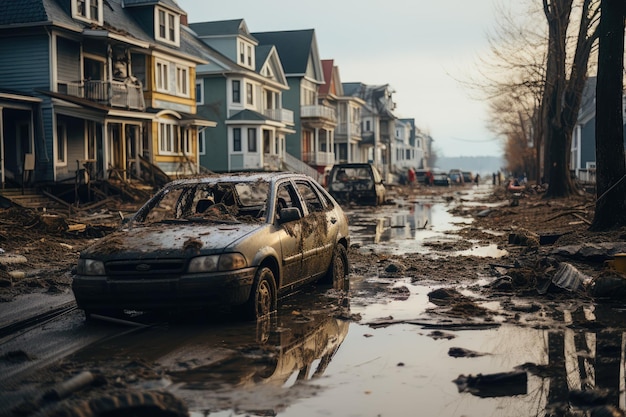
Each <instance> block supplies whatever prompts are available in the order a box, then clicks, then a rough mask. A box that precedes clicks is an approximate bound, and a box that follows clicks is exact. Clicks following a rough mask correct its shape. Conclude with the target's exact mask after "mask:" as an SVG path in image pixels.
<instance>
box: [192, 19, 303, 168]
mask: <svg viewBox="0 0 626 417" xmlns="http://www.w3.org/2000/svg"><path fill="white" fill-rule="evenodd" d="M189 26H190V28H191V29H192V30H193V31H194V32H195V33H196V35H197V36H198V38H199V39H200V40H201V41H202V42H204V44H205V47H204V49H203V58H204V59H205V60H206V61H207V62H208V63H206V64H203V65H200V66H199V67H198V69H197V81H196V82H197V90H198V96H197V99H198V112H199V113H200V114H201V115H203V116H204V117H206V118H208V119H211V120H215V121H217V126H216V127H215V128H214V129H207V130H204V131H202V132H201V134H200V137H199V143H200V148H201V151H200V153H201V155H200V160H201V164H202V165H203V166H204V167H206V168H208V169H210V170H212V171H216V172H231V171H277V170H281V169H283V167H284V157H285V146H286V145H285V143H286V136H287V135H288V134H293V133H295V130H294V114H293V111H292V110H290V109H287V108H284V107H283V94H284V92H285V91H286V90H288V88H289V86H288V84H287V79H286V77H285V73H284V72H283V67H282V64H281V61H280V58H279V56H278V52H277V50H276V48H275V47H274V46H273V45H259V42H258V41H257V39H256V38H255V37H254V36H252V35H251V34H250V32H249V31H248V27H247V25H246V23H245V21H244V20H243V19H236V20H227V21H216V22H202V23H192V24H190V25H189Z"/></svg>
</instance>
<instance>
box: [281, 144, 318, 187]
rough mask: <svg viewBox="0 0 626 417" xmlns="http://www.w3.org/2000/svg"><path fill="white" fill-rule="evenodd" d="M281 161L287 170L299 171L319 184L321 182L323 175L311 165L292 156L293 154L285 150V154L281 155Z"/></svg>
mask: <svg viewBox="0 0 626 417" xmlns="http://www.w3.org/2000/svg"><path fill="white" fill-rule="evenodd" d="M283 163H284V165H285V168H286V169H287V170H288V171H294V172H299V173H301V174H306V175H308V176H309V177H311V178H313V179H315V180H316V181H317V182H319V183H320V184H322V181H323V178H322V177H323V175H321V174H320V173H319V172H317V170H316V169H315V168H313V167H311V166H310V165H308V164H306V163H305V162H302V161H301V160H299V159H298V158H296V157H294V156H293V155H290V154H288V153H287V152H285V154H284V155H283Z"/></svg>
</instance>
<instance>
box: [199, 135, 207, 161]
mask: <svg viewBox="0 0 626 417" xmlns="http://www.w3.org/2000/svg"><path fill="white" fill-rule="evenodd" d="M205 154H206V132H205V131H204V129H202V130H200V131H199V132H198V155H205Z"/></svg>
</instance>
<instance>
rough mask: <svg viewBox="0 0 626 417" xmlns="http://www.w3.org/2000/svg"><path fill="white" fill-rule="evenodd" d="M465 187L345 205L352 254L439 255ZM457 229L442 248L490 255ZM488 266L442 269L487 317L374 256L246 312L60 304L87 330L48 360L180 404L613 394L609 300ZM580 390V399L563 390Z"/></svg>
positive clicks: (379, 408) (616, 313) (616, 329)
mask: <svg viewBox="0 0 626 417" xmlns="http://www.w3.org/2000/svg"><path fill="white" fill-rule="evenodd" d="M486 190H487V191H488V189H486ZM487 191H484V192H487ZM480 192H483V190H480V189H472V190H469V191H465V192H464V194H463V195H462V196H461V197H460V198H455V199H454V201H453V200H446V199H440V198H435V199H421V200H419V201H404V202H402V203H401V204H395V205H388V206H382V207H378V208H375V209H371V210H370V209H367V210H364V209H362V208H358V207H355V208H350V209H348V210H347V214H348V216H349V217H350V223H351V227H352V230H351V233H352V243H353V244H354V245H355V246H356V247H358V250H359V251H361V252H362V253H377V254H384V253H389V254H396V255H397V254H401V255H406V256H410V255H411V254H412V253H419V254H428V255H431V256H433V257H438V256H443V255H442V254H441V253H438V250H437V248H438V246H437V245H440V244H441V243H442V242H444V243H445V242H448V241H449V242H455V241H458V240H459V239H460V238H459V237H458V236H457V235H456V234H455V231H457V230H459V229H460V228H462V227H463V225H468V224H470V223H471V219H470V218H468V217H465V216H458V215H453V214H451V211H453V210H452V209H454V208H458V206H459V204H462V205H471V204H472V199H473V198H474V197H473V194H474V193H480ZM433 243H436V245H433ZM469 243H470V244H469V248H468V249H464V250H462V251H458V253H457V255H459V256H462V255H467V254H472V255H474V256H479V257H494V258H497V257H499V256H503V252H504V250H503V249H499V248H497V247H494V246H490V245H480V244H478V243H477V242H469ZM447 255H448V256H449V255H450V253H449V252H448V253H447ZM490 280H492V278H491V277H488V276H467V277H457V279H456V280H455V285H454V288H455V289H456V290H457V291H459V292H460V293H461V294H463V296H465V297H468V298H469V299H474V300H476V303H477V304H478V305H479V306H480V307H481V308H484V309H486V310H488V311H490V312H491V313H492V314H491V315H489V317H488V318H482V317H451V316H445V315H439V314H438V313H437V311H436V310H434V307H436V306H435V305H434V304H433V302H431V301H430V300H429V296H428V295H429V293H431V292H433V291H434V290H436V289H439V288H445V285H444V283H442V282H441V281H434V280H433V281H429V280H428V279H425V280H419V281H415V280H413V279H412V278H411V277H409V276H408V274H407V276H404V275H403V274H396V275H394V276H388V275H385V274H381V273H380V271H379V270H378V269H372V270H369V271H360V272H358V273H353V274H351V277H350V281H351V290H350V296H349V298H346V297H344V295H343V294H341V293H338V292H336V291H334V290H331V289H323V288H310V289H307V290H306V291H303V292H302V293H300V294H297V295H295V296H293V297H290V298H288V299H285V300H283V302H282V304H281V306H280V310H279V312H278V314H277V315H276V316H273V317H272V318H270V319H268V320H265V321H262V322H259V323H241V322H238V321H236V320H230V319H228V317H214V318H213V319H212V320H210V321H209V322H207V320H200V319H198V317H197V316H195V317H196V319H198V320H197V322H195V320H194V319H189V317H187V318H185V319H183V321H179V320H158V319H155V318H153V317H144V318H141V317H140V318H139V319H138V320H139V321H140V322H141V321H142V320H143V321H144V324H145V326H139V327H129V326H125V325H124V324H123V323H111V322H104V321H103V322H100V323H98V322H96V323H91V324H87V323H85V322H83V321H81V320H77V319H76V317H78V316H74V317H73V318H72V319H71V320H69V321H68V322H67V323H66V325H65V327H64V328H63V329H62V330H63V331H64V332H67V331H68V329H67V328H68V327H69V328H71V332H72V333H73V337H75V338H78V339H80V338H83V339H85V338H86V337H87V336H88V335H98V337H99V338H100V339H98V342H97V343H92V344H88V345H87V346H81V347H80V349H77V350H75V351H72V352H71V354H69V355H68V356H67V357H65V358H64V359H63V361H62V364H61V365H59V366H58V367H57V368H56V372H61V371H62V372H64V373H66V375H72V374H76V373H78V372H81V371H84V370H85V369H92V370H101V371H103V372H105V373H106V374H107V379H108V380H109V386H110V387H111V389H113V388H115V387H125V388H128V389H132V390H154V389H159V390H166V391H168V392H171V393H173V394H174V395H175V396H176V397H178V398H180V399H182V400H183V401H184V402H185V403H186V404H187V406H188V408H189V410H190V412H191V415H192V416H195V417H200V416H207V415H210V416H269V415H280V416H407V415H422V416H450V417H453V416H454V417H460V416H481V417H482V416H505V417H506V416H510V417H513V416H515V417H525V416H529V417H530V416H540V415H541V416H544V415H568V416H569V415H571V416H574V415H575V416H579V415H580V416H582V415H589V414H588V413H590V412H591V411H590V410H591V409H592V407H597V406H600V405H603V404H615V405H619V406H620V407H622V408H623V407H624V405H625V402H626V400H625V397H624V387H626V382H625V377H624V372H623V369H625V366H626V363H625V361H624V356H625V355H624V342H623V334H624V331H625V330H626V326H625V324H624V323H626V322H625V320H624V319H625V318H626V317H624V316H625V315H626V312H625V311H626V310H624V309H622V306H619V305H594V304H590V303H587V302H584V301H579V300H575V299H574V300H569V301H562V300H560V301H556V300H551V299H549V298H547V299H543V300H541V301H539V300H530V301H519V302H511V300H510V299H509V298H499V297H493V298H487V299H485V297H482V296H481V295H480V294H479V293H478V291H477V288H478V287H480V286H483V285H487V284H488V283H489V282H490ZM76 313H77V314H78V312H76ZM512 318H515V320H512ZM52 329H53V331H54V332H59V329H58V328H52ZM42 332H43V334H45V330H43V331H42ZM109 333H110V335H109V336H108V337H104V336H103V335H106V334H109ZM9 368H10V367H9ZM54 372H55V371H53V372H52V373H53V374H54ZM55 378H56V379H58V378H60V377H59V376H58V375H57V376H56V377H55ZM590 388H593V389H590ZM582 389H587V392H588V393H593V395H594V396H593V398H591V399H590V398H589V397H585V398H583V396H581V397H576V395H575V394H576V393H577V392H578V391H577V390H582ZM585 413H587V414H585ZM616 415H619V414H616Z"/></svg>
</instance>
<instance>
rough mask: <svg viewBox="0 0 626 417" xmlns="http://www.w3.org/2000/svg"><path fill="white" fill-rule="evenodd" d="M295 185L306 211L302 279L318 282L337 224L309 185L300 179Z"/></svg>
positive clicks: (328, 256)
mask: <svg viewBox="0 0 626 417" xmlns="http://www.w3.org/2000/svg"><path fill="white" fill-rule="evenodd" d="M295 183H296V188H297V190H298V193H299V194H300V198H301V199H302V205H303V206H304V207H305V209H306V214H305V217H304V218H303V225H302V272H303V274H302V275H303V277H302V278H303V279H310V278H318V277H319V276H321V275H322V274H324V273H326V271H327V269H328V266H329V265H330V259H331V257H332V253H333V248H334V244H335V236H337V229H336V226H335V223H336V222H337V220H336V219H335V220H334V221H332V219H331V217H332V215H333V213H332V212H330V211H329V210H328V208H329V207H328V205H327V204H325V201H323V200H322V198H321V196H320V194H319V193H318V192H317V190H316V188H315V186H314V185H313V184H312V183H311V182H310V181H307V180H304V179H302V180H296V181H295Z"/></svg>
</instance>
